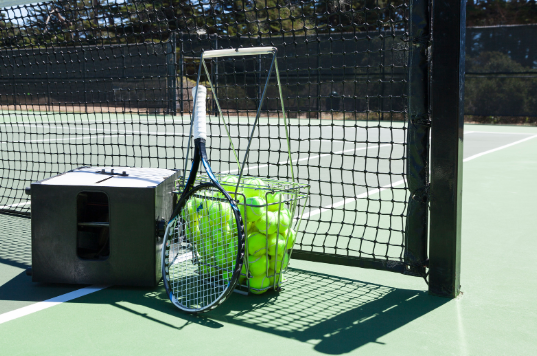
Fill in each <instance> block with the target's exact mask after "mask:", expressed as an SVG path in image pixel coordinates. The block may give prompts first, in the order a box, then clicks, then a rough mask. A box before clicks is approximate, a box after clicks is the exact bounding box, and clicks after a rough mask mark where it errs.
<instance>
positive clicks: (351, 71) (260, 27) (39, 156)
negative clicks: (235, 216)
mask: <svg viewBox="0 0 537 356" xmlns="http://www.w3.org/2000/svg"><path fill="white" fill-rule="evenodd" d="M409 28H410V25H409V2H408V1H399V0H397V1H386V2H385V1H382V2H381V1H375V0H366V1H355V2H350V1H302V2H297V1H280V0H267V1H262V2H261V1H257V0H250V1H242V0H241V1H235V2H223V1H197V2H191V1H161V2H158V3H155V2H143V1H132V0H127V1H117V2H116V1H106V0H101V1H94V2H93V3H92V5H88V3H87V2H82V1H73V0H70V1H63V0H62V1H56V2H47V3H38V4H32V5H21V6H16V7H11V8H4V9H1V10H0V32H1V36H0V42H1V48H0V105H1V111H0V145H1V146H0V149H1V156H0V160H1V170H2V174H1V178H0V209H1V210H2V212H4V213H14V214H28V213H29V212H30V202H29V197H27V196H25V195H24V188H25V187H26V186H28V185H29V184H30V183H31V182H33V181H37V180H41V179H44V178H47V177H50V176H53V175H56V174H59V173H62V172H65V171H67V170H70V169H73V168H76V167H79V166H83V165H93V166H96V165H100V166H102V165H116V166H139V167H161V168H176V167H178V168H181V167H183V164H184V162H183V157H185V156H186V146H187V142H188V141H187V136H188V132H189V124H190V110H191V104H192V98H191V95H190V89H191V88H192V86H193V85H194V84H195V78H196V75H197V73H198V66H199V61H198V58H199V55H200V53H201V51H202V50H208V49H220V48H230V47H239V46H242V47H249V46H275V47H277V49H278V64H279V71H280V74H281V80H282V85H283V97H284V102H285V108H286V114H287V115H288V117H289V118H290V123H289V126H288V129H289V134H290V151H291V153H292V157H291V159H292V160H293V163H294V165H295V167H296V172H295V174H296V179H297V181H298V182H301V183H305V184H309V185H310V186H311V191H310V193H311V198H310V200H309V202H308V203H307V207H306V209H305V212H304V215H303V222H302V224H301V231H299V237H298V238H297V243H296V245H295V249H299V250H304V251H317V252H323V253H328V254H336V255H342V256H356V257H368V258H373V259H379V260H388V261H403V260H404V248H405V219H406V214H407V201H408V199H409V197H408V189H407V185H406V182H405V180H404V178H405V175H406V168H405V165H406V136H407V122H406V119H407V86H408V85H407V78H408V71H409V68H408V65H407V63H408V56H409V51H410V49H409V45H408V43H409ZM266 61H267V60H266V58H261V57H257V56H256V57H251V58H249V59H237V60H232V59H227V60H223V59H214V60H210V61H209V60H208V61H207V65H208V68H209V70H210V72H211V75H212V76H213V77H212V80H213V83H215V93H210V95H209V97H210V98H212V96H211V95H216V96H217V97H218V98H219V99H220V100H221V104H222V108H223V111H224V114H225V117H226V122H227V125H228V128H230V133H231V136H232V139H233V140H235V141H236V142H235V144H236V146H235V147H236V148H237V150H238V152H239V153H241V154H244V150H245V148H246V140H245V138H246V137H247V136H248V134H249V133H250V132H251V130H252V128H253V126H252V125H253V122H254V118H255V108H256V105H257V104H258V103H259V99H260V97H261V94H262V93H261V91H260V87H262V85H261V84H263V80H264V78H265V76H266V74H267V71H268V67H269V65H270V63H268V62H266ZM204 80H206V78H205V79H203V78H202V81H204ZM272 83H273V84H271V85H272V87H269V90H268V91H267V100H266V103H265V104H264V105H265V106H264V107H263V108H262V115H261V118H260V122H259V127H258V128H257V129H256V132H255V135H254V139H253V142H252V151H251V153H250V158H249V160H248V167H247V170H246V174H247V175H257V176H263V177H272V178H276V179H285V180H291V172H290V169H289V157H288V150H287V144H286V142H285V140H284V137H285V131H284V124H283V120H282V113H281V112H279V111H278V106H277V95H276V92H275V90H276V89H275V87H274V82H272ZM213 109H215V108H213ZM213 114H214V112H213ZM209 120H210V123H209V136H208V141H209V152H208V154H209V157H210V160H211V165H212V166H213V168H214V170H215V171H216V172H223V173H233V171H234V170H236V168H237V166H236V159H235V158H234V157H233V155H232V152H231V149H230V148H229V147H230V145H229V141H228V138H227V136H226V134H225V132H224V130H223V124H222V122H221V121H219V120H220V119H219V118H217V117H215V116H214V115H213V116H212V117H211V118H209Z"/></svg>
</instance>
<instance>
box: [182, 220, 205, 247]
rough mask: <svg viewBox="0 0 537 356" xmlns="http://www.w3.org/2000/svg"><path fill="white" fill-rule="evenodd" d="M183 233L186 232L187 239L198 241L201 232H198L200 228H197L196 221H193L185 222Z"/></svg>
mask: <svg viewBox="0 0 537 356" xmlns="http://www.w3.org/2000/svg"><path fill="white" fill-rule="evenodd" d="M185 233H186V238H187V239H188V241H190V242H193V243H199V242H200V240H201V234H200V228H199V224H198V223H196V222H194V221H192V222H189V223H186V226H185Z"/></svg>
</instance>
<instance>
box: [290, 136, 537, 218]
mask: <svg viewBox="0 0 537 356" xmlns="http://www.w3.org/2000/svg"><path fill="white" fill-rule="evenodd" d="M536 137H537V135H533V136H531V137H526V138H524V139H522V140H518V141H515V142H513V143H510V144H507V145H503V146H500V147H498V148H494V149H492V150H488V151H485V152H481V153H478V154H476V155H473V156H470V157H468V158H465V159H464V160H463V162H468V161H471V160H473V159H476V158H479V157H482V156H484V155H487V154H489V153H493V152H497V151H499V150H503V149H504V148H508V147H511V146H514V145H518V144H519V143H522V142H525V141H528V140H531V139H533V138H536ZM404 182H405V180H404V179H402V180H400V181H397V182H394V183H392V184H389V185H385V186H383V187H381V188H379V189H373V190H369V191H367V192H365V193H362V194H359V195H357V196H355V197H352V198H347V199H344V200H340V201H339V202H337V203H334V204H332V205H329V206H327V207H324V208H321V209H316V210H313V211H311V212H307V213H305V214H304V215H302V219H304V218H309V217H311V216H314V215H319V214H322V213H323V212H325V211H327V210H330V209H331V208H337V207H340V206H343V205H346V204H349V203H352V202H355V201H357V200H358V199H363V198H367V197H369V196H371V195H373V194H377V193H380V192H382V191H383V190H386V189H388V188H391V187H396V186H398V185H401V184H403V183H404ZM295 219H297V218H295Z"/></svg>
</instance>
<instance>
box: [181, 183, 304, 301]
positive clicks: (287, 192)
mask: <svg viewBox="0 0 537 356" xmlns="http://www.w3.org/2000/svg"><path fill="white" fill-rule="evenodd" d="M229 177H234V178H235V179H238V175H229V174H216V178H217V179H218V181H220V182H223V181H224V180H226V179H229ZM252 178H255V179H256V182H257V184H253V183H250V181H251V179H252ZM259 180H260V181H262V182H263V186H260V185H259ZM209 181H210V180H209V177H207V176H206V175H198V177H197V178H196V183H195V184H196V185H197V184H201V183H205V182H209ZM176 187H177V190H176V191H175V193H176V194H177V196H178V197H179V196H180V195H181V193H182V188H183V187H184V178H180V179H178V180H177V181H176ZM223 187H224V188H225V189H226V191H227V192H228V193H229V194H230V195H231V196H232V197H234V198H235V200H236V202H237V205H238V206H239V208H240V209H241V213H242V218H243V222H244V227H245V231H246V235H247V238H246V248H245V251H247V252H246V253H245V256H244V265H243V266H244V267H243V270H242V271H241V277H240V279H239V284H238V285H237V287H236V289H235V291H236V292H238V293H242V294H248V292H251V293H255V294H261V293H263V292H265V291H267V290H269V289H271V288H272V289H274V290H278V291H279V290H281V286H282V284H283V282H285V278H284V274H285V272H286V271H287V268H288V266H289V262H290V260H291V255H292V247H293V244H294V242H295V241H296V237H297V236H296V234H297V232H298V231H299V227H300V223H301V216H302V215H303V212H304V209H305V206H306V204H305V203H306V201H307V199H308V197H309V189H310V187H309V185H307V184H303V183H295V182H289V181H284V180H278V179H272V178H260V177H242V181H241V183H240V184H238V185H235V184H234V185H233V186H231V185H225V184H223ZM244 189H249V190H250V192H252V191H255V192H256V193H257V197H259V198H262V199H261V200H258V201H257V204H250V203H249V201H248V199H247V197H246V195H245V194H244ZM271 197H272V199H269V198H271ZM215 199H218V198H215ZM269 200H273V201H272V202H269ZM274 200H276V201H274ZM248 208H250V209H251V208H254V209H258V210H257V211H259V209H260V210H261V211H262V212H264V213H265V221H270V218H269V214H273V216H274V214H276V216H277V218H276V222H275V226H276V228H275V229H276V231H275V232H272V233H269V232H270V231H271V230H269V228H268V224H267V228H266V229H265V231H260V230H259V229H257V228H256V227H255V223H256V221H258V220H261V219H262V218H261V217H260V218H259V219H256V221H249V220H248V217H249V216H250V215H251V214H248V213H245V212H247V209H248ZM298 212H300V213H299V214H297V213H298ZM282 214H283V215H282ZM285 215H287V216H288V218H289V221H288V225H287V226H286V227H285V228H284V227H283V225H284V224H283V221H282V220H283V219H287V218H286V217H285ZM273 221H274V220H273ZM254 233H257V234H262V235H264V236H265V249H264V250H265V252H264V254H258V255H256V256H250V255H249V254H248V251H250V248H249V237H250V236H253V234H254ZM273 235H276V237H275V238H276V245H275V249H274V253H270V250H269V241H270V240H271V238H272V236H273ZM282 238H283V244H282V246H284V248H283V251H280V242H279V241H282ZM263 255H264V259H265V268H264V269H263V271H264V272H263V274H256V275H254V274H253V273H252V272H251V270H250V263H251V262H253V261H251V258H252V257H257V258H258V259H259V258H262V256H263ZM271 267H274V268H271ZM258 268H259V267H258ZM271 270H272V271H273V272H272V273H270V272H269V271H271ZM254 277H258V278H260V277H263V278H266V279H268V280H269V284H268V286H266V287H263V288H254V287H252V286H250V280H251V279H252V278H254ZM263 284H265V283H263ZM263 284H262V285H263Z"/></svg>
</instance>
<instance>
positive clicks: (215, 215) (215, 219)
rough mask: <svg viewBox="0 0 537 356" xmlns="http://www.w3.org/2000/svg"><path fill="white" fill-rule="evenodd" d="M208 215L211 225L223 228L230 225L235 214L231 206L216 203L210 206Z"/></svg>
mask: <svg viewBox="0 0 537 356" xmlns="http://www.w3.org/2000/svg"><path fill="white" fill-rule="evenodd" d="M208 214H209V216H208V217H209V220H210V221H211V224H213V225H214V226H216V227H223V226H226V225H228V224H229V222H230V219H231V216H232V214H233V212H232V209H231V206H230V205H229V204H227V203H221V202H217V201H216V202H213V203H212V204H211V205H210V206H209V209H208Z"/></svg>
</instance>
